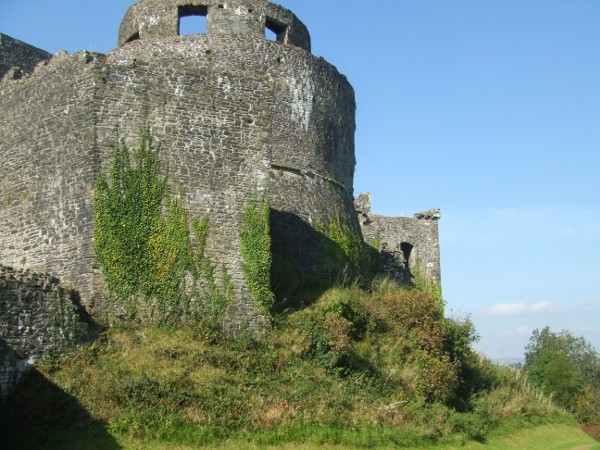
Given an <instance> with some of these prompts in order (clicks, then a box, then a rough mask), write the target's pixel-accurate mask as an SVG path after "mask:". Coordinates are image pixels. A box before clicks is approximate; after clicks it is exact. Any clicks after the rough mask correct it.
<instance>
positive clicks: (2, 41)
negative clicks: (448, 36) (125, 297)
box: [0, 0, 440, 334]
mask: <svg viewBox="0 0 600 450" xmlns="http://www.w3.org/2000/svg"><path fill="white" fill-rule="evenodd" d="M189 16H197V17H199V18H201V19H202V18H203V19H204V20H206V25H207V32H206V33H203V34H195V35H187V36H184V35H180V33H179V30H180V21H181V20H182V19H184V18H186V17H189ZM265 30H270V31H272V32H273V33H274V34H275V36H276V39H275V40H274V41H271V40H267V39H266V38H265ZM310 49H311V42H310V35H309V32H308V30H307V28H306V27H305V26H304V25H303V24H302V22H300V20H299V19H298V18H297V17H296V16H295V15H294V14H293V13H292V12H290V11H288V10H287V9H285V8H282V7H280V6H278V5H275V4H273V3H270V2H268V1H266V0H142V1H140V2H138V3H136V4H134V5H133V6H132V7H131V8H130V9H129V10H128V11H127V13H126V15H125V17H124V19H123V21H122V23H121V26H120V29H119V37H118V48H117V49H115V50H113V51H111V52H109V53H108V54H106V55H105V54H100V53H94V52H87V51H83V52H79V53H76V54H67V53H65V52H61V53H59V54H57V55H54V56H52V57H51V58H50V57H49V55H48V54H47V53H46V52H44V51H42V50H39V49H35V48H33V47H31V46H29V45H27V44H24V43H21V42H19V41H16V40H14V39H12V38H9V37H8V36H5V35H0V58H1V59H0V69H1V70H2V74H4V78H3V79H2V80H0V117H2V120H1V121H0V157H1V158H2V164H1V165H0V192H1V194H2V195H1V198H0V262H1V263H3V264H7V265H10V266H12V267H16V268H18V269H30V270H32V271H36V272H40V273H49V274H51V275H52V276H55V277H59V278H60V279H61V280H62V281H63V282H65V283H68V284H69V285H70V286H74V287H75V288H76V289H77V290H78V292H79V293H80V295H81V300H82V303H83V305H84V306H85V307H86V309H87V310H88V311H89V312H90V313H91V314H92V315H97V316H101V315H103V314H105V313H106V311H107V302H106V300H107V291H106V287H105V284H104V281H103V277H102V273H101V270H100V267H99V264H98V262H97V260H96V258H95V256H94V253H93V250H92V245H93V237H94V205H93V187H94V183H95V180H96V179H97V176H98V174H100V173H106V172H107V171H108V167H109V165H110V163H111V159H112V147H113V145H114V144H115V143H116V142H117V141H118V140H119V139H120V138H122V139H124V140H125V142H126V143H127V144H128V146H129V147H130V148H135V146H136V145H137V137H138V136H139V133H140V130H141V129H142V127H144V126H148V127H149V128H150V130H151V132H152V134H153V136H154V137H155V138H156V139H157V140H159V141H160V142H161V143H162V150H161V156H162V158H163V159H164V160H165V163H166V164H167V165H168V167H169V175H170V179H171V181H172V183H173V185H175V186H178V187H179V188H180V190H181V192H182V194H183V200H184V203H185V207H186V209H187V210H188V212H189V215H190V217H198V218H200V217H203V216H206V215H207V216H209V218H210V224H211V225H210V231H209V235H208V240H207V244H206V249H205V251H206V254H207V255H208V256H209V257H210V258H211V260H212V261H214V263H215V264H217V265H218V266H221V265H223V266H225V267H226V269H227V272H228V273H229V274H230V276H231V278H232V282H233V285H234V291H235V299H234V302H233V304H232V305H231V306H230V309H229V311H228V313H227V320H228V327H229V328H230V330H232V331H233V333H234V334H235V332H236V331H239V330H243V329H250V330H257V329H260V328H261V327H262V326H264V324H265V322H266V318H265V316H264V315H263V314H262V313H260V312H259V310H258V308H257V306H256V305H255V303H254V301H253V299H252V298H251V296H250V294H249V291H248V287H247V283H246V281H245V278H244V273H243V269H242V255H241V250H240V237H239V229H240V224H241V220H242V212H243V209H244V207H245V205H247V204H248V202H249V201H252V199H255V198H256V197H260V196H266V198H267V199H268V202H269V206H270V208H271V238H272V253H273V260H274V262H275V263H274V266H277V267H278V268H280V269H281V268H282V267H283V268H284V269H285V270H288V269H290V270H291V269H292V268H293V269H294V270H296V271H298V272H299V274H300V276H301V277H302V278H303V279H304V280H305V281H306V282H308V283H310V282H311V280H317V279H318V278H319V275H320V272H321V271H322V270H323V264H322V258H320V255H319V252H320V246H321V245H322V236H320V235H319V232H318V231H317V226H316V224H317V223H318V224H327V223H328V222H331V221H334V220H336V221H340V222H341V223H342V224H343V225H345V226H346V227H347V228H348V229H351V230H355V231H356V232H360V230H361V227H362V232H363V234H364V235H365V237H366V238H367V240H369V239H373V238H374V237H375V236H377V237H378V239H380V240H381V241H382V250H383V255H384V256H383V258H384V269H385V271H386V272H388V273H390V274H392V273H393V274H394V275H393V276H394V278H395V279H397V280H398V281H402V280H404V279H406V276H405V275H400V274H401V273H405V272H402V270H399V269H393V270H392V269H390V268H389V267H392V266H393V265H394V264H396V266H398V267H402V265H403V264H404V266H406V267H408V268H409V269H410V268H411V267H414V265H415V264H417V265H419V266H420V267H423V271H424V272H425V275H427V276H431V277H433V278H434V279H435V280H436V281H437V282H438V283H439V278H440V275H439V249H438V248H437V245H438V238H437V223H436V220H437V217H435V218H434V217H433V216H431V217H429V216H428V217H423V218H422V219H406V220H404V219H389V218H383V217H380V216H373V215H372V214H371V213H370V210H369V211H367V210H364V209H362V210H360V211H361V214H360V216H359V217H357V215H356V211H355V207H354V200H353V178H354V167H355V163H356V161H355V154H354V131H355V109H356V105H355V98H354V90H353V88H352V86H351V85H350V84H349V82H348V80H347V79H346V77H344V76H343V75H342V74H340V73H339V72H338V71H337V70H336V68H335V67H333V66H332V65H331V64H329V63H327V62H326V61H325V60H324V59H323V58H318V57H315V56H313V55H312V54H311V53H310ZM14 67H19V70H18V71H15V69H14ZM0 75H1V74H0ZM359 209H360V208H359ZM365 218H366V219H365ZM359 219H360V221H361V224H360V225H359ZM388 219H389V220H388ZM365 220H366V222H365ZM407 245H410V246H411V247H410V249H411V250H410V251H407V250H406V249H408V248H409V247H408V246H407ZM386 255H388V256H386ZM386 258H387V259H386ZM403 258H404V259H403ZM388 259H389V261H390V263H389V264H388V263H387V262H385V261H387V260H388ZM392 262H393V264H392Z"/></svg>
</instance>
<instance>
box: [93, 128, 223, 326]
mask: <svg viewBox="0 0 600 450" xmlns="http://www.w3.org/2000/svg"><path fill="white" fill-rule="evenodd" d="M159 152H160V146H159V145H156V144H154V142H153V139H152V136H151V134H150V132H149V131H148V130H142V132H141V135H140V138H139V144H138V148H137V149H136V151H135V152H134V153H133V157H131V155H130V151H129V149H128V147H127V146H126V145H125V143H124V142H121V143H120V144H119V145H116V146H115V148H114V155H113V163H112V167H111V170H110V182H109V180H107V179H106V177H104V176H103V175H99V176H98V178H97V180H96V189H95V192H94V206H95V234H94V238H95V239H94V251H95V253H96V257H97V258H98V261H99V262H100V265H101V267H102V272H103V274H104V277H105V280H106V283H107V285H108V287H109V289H110V290H111V292H113V293H114V294H115V297H116V298H117V299H118V300H119V301H120V302H121V303H122V304H123V305H124V306H125V307H126V308H127V309H128V311H129V313H130V314H131V315H135V314H137V313H138V312H139V306H140V303H141V305H142V306H143V307H144V308H145V309H146V310H147V311H149V314H150V316H153V315H155V314H157V313H158V314H159V317H161V320H162V319H164V318H181V317H184V316H188V317H198V316H200V315H208V316H209V317H211V318H212V319H214V320H218V317H217V316H219V317H220V316H222V314H223V313H224V311H225V309H226V306H227V304H228V303H229V302H230V301H231V299H232V297H233V287H232V283H231V279H230V277H229V275H228V274H227V271H226V270H225V268H223V271H222V272H223V273H222V277H221V279H222V285H223V286H222V288H220V287H219V286H218V285H217V283H216V281H215V277H214V268H213V266H212V264H211V262H210V260H209V259H208V258H206V257H204V247H205V244H206V237H207V235H208V228H209V219H208V217H206V218H203V219H202V220H196V219H195V220H193V221H192V228H193V230H194V233H195V236H196V240H197V242H198V245H197V248H196V249H195V250H194V249H193V248H192V245H191V242H190V241H191V240H190V226H189V218H188V213H187V211H186V210H185V208H184V206H183V200H182V199H181V196H176V195H171V194H170V192H169V185H168V176H167V174H166V171H165V170H163V169H162V166H161V161H160V158H159ZM189 278H192V279H193V281H194V285H195V284H197V282H198V281H199V282H200V283H199V284H200V285H201V287H202V289H201V290H198V289H195V288H194V289H187V290H186V289H185V288H184V284H185V281H186V279H189ZM189 292H191V294H190V293H189ZM194 296H195V297H196V298H193V297H194ZM200 297H202V298H200Z"/></svg>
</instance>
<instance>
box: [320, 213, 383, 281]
mask: <svg viewBox="0 0 600 450" xmlns="http://www.w3.org/2000/svg"><path fill="white" fill-rule="evenodd" d="M349 223H351V221H350V220H343V219H342V217H341V216H340V212H339V211H337V212H336V214H335V215H333V216H332V217H330V218H329V220H326V221H321V220H316V221H315V222H314V227H315V229H316V231H317V232H318V233H319V236H320V249H319V251H320V258H321V261H320V263H321V266H322V270H323V273H324V274H325V277H326V278H327V279H326V280H325V283H326V284H328V285H331V282H332V281H335V282H336V283H338V284H342V285H347V284H348V283H351V282H353V281H354V280H361V281H362V282H365V281H368V280H372V279H373V278H374V277H375V276H376V275H377V274H378V273H379V251H380V249H379V246H380V243H379V242H374V243H373V244H372V245H370V244H367V243H366V242H365V241H364V239H363V236H362V234H361V232H360V229H358V228H357V229H354V228H353V227H351V226H349V225H348V224H349Z"/></svg>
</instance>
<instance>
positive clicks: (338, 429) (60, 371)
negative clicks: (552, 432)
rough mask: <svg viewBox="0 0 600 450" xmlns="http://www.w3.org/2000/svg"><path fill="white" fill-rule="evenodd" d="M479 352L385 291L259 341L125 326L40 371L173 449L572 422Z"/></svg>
mask: <svg viewBox="0 0 600 450" xmlns="http://www.w3.org/2000/svg"><path fill="white" fill-rule="evenodd" d="M474 339H476V334H475V332H474V330H473V327H472V325H471V324H470V322H469V321H466V320H465V321H455V320H451V319H448V318H446V317H445V316H444V312H443V310H442V308H441V305H440V303H439V301H438V299H436V298H435V297H434V296H431V295H430V294H428V293H425V292H422V291H419V290H416V289H412V290H411V289H403V288H399V287H397V286H394V285H391V284H388V283H380V284H378V285H377V286H375V287H374V289H373V290H372V291H370V292H367V291H364V290H361V289H358V288H357V287H351V288H346V289H341V288H338V289H331V290H329V291H327V292H326V293H325V294H323V295H322V296H321V297H320V298H319V299H318V300H317V301H316V302H315V303H314V304H312V305H311V306H309V307H306V308H304V309H302V310H299V311H293V312H289V313H282V314H281V315H279V316H278V317H276V318H275V320H274V324H273V329H272V331H271V332H270V334H269V335H267V336H264V337H262V338H261V339H260V340H257V339H254V338H253V337H251V336H247V337H245V338H242V339H239V340H236V341H226V340H222V339H215V338H214V336H211V337H210V339H209V338H208V337H207V334H206V333H203V332H202V330H201V329H195V328H194V327H192V326H186V327H178V328H174V327H164V326H163V327H136V326H126V325H123V326H121V327H114V328H112V329H110V330H109V331H107V332H106V333H105V334H104V335H103V336H102V338H101V339H100V340H98V341H96V342H95V343H93V344H91V345H89V346H87V347H83V348H80V349H78V350H77V351H76V352H74V353H73V354H71V355H69V356H68V357H66V358H64V359H61V360H54V361H49V362H47V363H46V364H45V366H43V368H42V370H43V373H44V375H45V376H46V377H47V378H48V380H50V381H51V382H52V383H53V384H54V385H56V386H59V387H60V389H62V390H63V391H64V392H66V393H68V394H69V395H70V396H73V397H74V398H75V399H77V401H78V402H79V403H80V404H81V405H82V407H83V408H84V409H85V410H86V411H87V412H88V413H89V415H90V416H91V417H92V418H93V419H94V420H95V421H96V422H97V423H105V424H106V429H107V431H108V433H109V434H110V435H112V436H116V437H120V438H124V439H128V440H139V441H141V442H155V443H156V442H162V443H168V444H169V445H173V446H176V445H182V446H190V447H198V446H206V445H218V444H221V443H223V442H227V441H232V440H233V441H236V442H246V443H249V444H253V445H254V444H256V445H284V444H286V443H303V442H304V443H311V444H314V445H318V444H325V443H326V444H332V445H333V444H338V445H346V446H355V447H365V448H373V447H385V446H424V445H432V444H444V443H445V444H457V445H460V444H463V443H465V442H468V441H472V440H476V441H485V440H486V439H488V438H489V436H492V435H494V433H497V432H498V430H506V429H507V427H510V428H511V429H518V428H520V427H524V426H529V425H531V424H541V423H547V422H565V421H569V420H570V419H569V418H568V416H566V415H565V414H564V413H563V412H562V411H561V410H560V409H558V408H556V407H555V406H554V404H553V403H552V402H551V400H550V399H548V398H547V397H545V396H544V395H543V394H541V393H540V392H538V391H537V390H535V389H533V388H531V387H530V385H529V384H528V383H527V380H526V378H525V377H524V376H523V375H522V374H521V373H520V372H518V371H516V370H514V369H510V368H503V367H499V366H496V365H494V364H492V363H491V362H489V361H488V360H486V359H484V358H482V357H481V356H479V355H477V354H476V353H475V352H474V351H473V350H472V348H471V344H472V342H473V340H474ZM18 395H19V393H17V394H16V397H15V398H18ZM38 400H39V399H38ZM30 402H31V404H29V405H27V404H23V403H22V404H21V405H20V406H15V407H16V408H17V409H18V408H34V407H35V399H30ZM17 403H18V402H15V405H16V404H17ZM11 414H12V413H11ZM9 415H10V414H9ZM15 422H18V421H13V423H15ZM74 424H75V425H76V426H77V420H72V419H71V420H69V422H68V423H65V424H63V425H64V426H65V427H71V426H73V425H74ZM18 426H21V427H28V426H32V424H28V423H27V421H26V420H25V421H22V423H21V425H18ZM36 426H37V427H38V428H37V430H38V431H35V430H34V432H33V434H35V433H36V432H40V433H41V432H42V431H40V430H43V432H46V431H47V430H44V427H43V421H41V422H40V421H37V425H36ZM52 426H53V428H54V429H60V428H61V427H60V426H58V427H57V426H56V423H53V425H52ZM82 426H83V427H84V428H85V424H82Z"/></svg>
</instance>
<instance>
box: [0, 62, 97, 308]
mask: <svg viewBox="0 0 600 450" xmlns="http://www.w3.org/2000/svg"><path fill="white" fill-rule="evenodd" d="M101 61H102V58H98V57H97V56H95V55H92V54H89V53H87V52H83V53H79V54H76V55H67V54H59V55H57V56H55V57H53V58H52V60H51V61H50V62H49V63H48V64H47V65H43V66H39V67H38V69H37V70H36V71H35V73H33V74H32V75H31V76H29V77H24V78H22V79H20V80H8V79H4V80H3V81H2V82H0V116H1V117H2V120H1V121H0V156H1V158H2V162H3V163H2V164H1V165H0V192H1V193H2V198H1V199H0V261H1V262H2V263H3V264H7V265H10V266H13V267H17V268H25V267H26V268H30V269H32V270H34V271H36V272H42V273H43V272H49V273H52V274H53V275H55V276H59V277H60V278H61V279H62V281H63V282H65V283H68V284H69V285H71V286H76V287H77V289H79V290H80V291H81V293H82V296H83V297H84V298H85V299H86V303H87V305H88V306H89V307H91V309H92V310H93V309H94V304H93V299H94V294H95V292H96V291H97V290H98V286H97V285H98V284H99V283H100V281H98V277H99V272H98V271H97V264H96V263H95V259H94V255H93V251H92V235H93V223H94V215H93V204H92V201H93V194H92V192H93V191H92V189H93V186H94V180H95V173H96V170H97V169H96V168H95V166H97V163H96V162H97V160H98V152H97V144H96V128H95V123H96V112H95V106H94V105H95V101H96V92H97V90H98V86H99V83H100V67H101V64H102V62H101ZM95 163H96V164H95Z"/></svg>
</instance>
